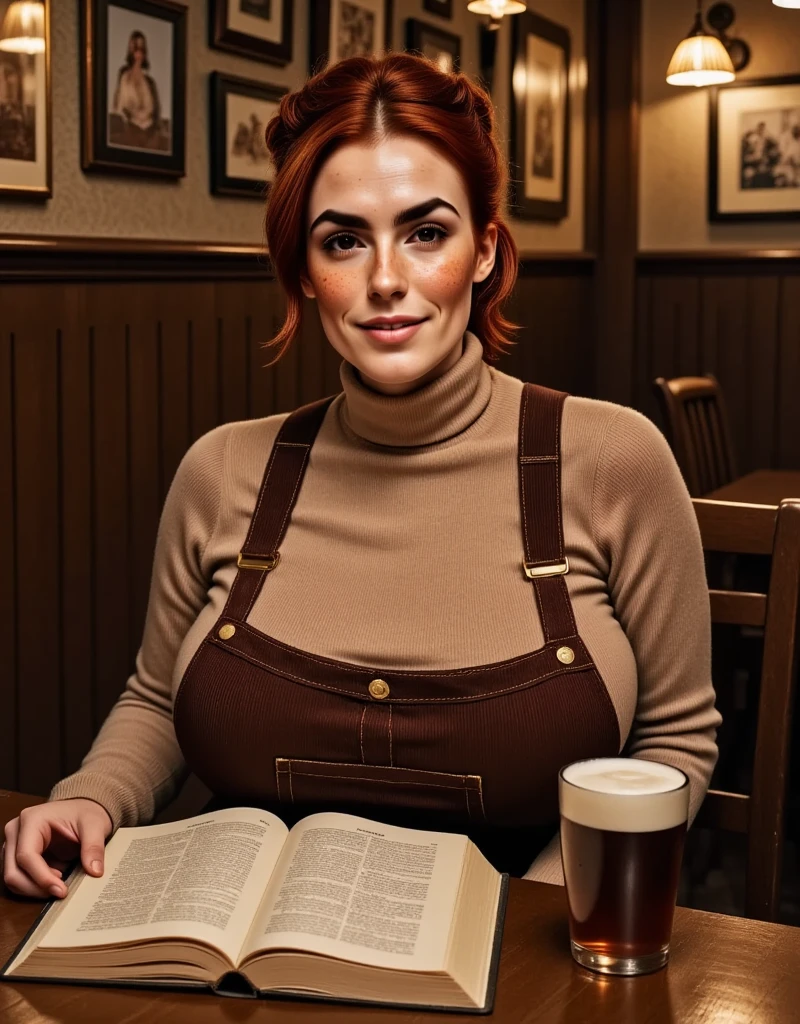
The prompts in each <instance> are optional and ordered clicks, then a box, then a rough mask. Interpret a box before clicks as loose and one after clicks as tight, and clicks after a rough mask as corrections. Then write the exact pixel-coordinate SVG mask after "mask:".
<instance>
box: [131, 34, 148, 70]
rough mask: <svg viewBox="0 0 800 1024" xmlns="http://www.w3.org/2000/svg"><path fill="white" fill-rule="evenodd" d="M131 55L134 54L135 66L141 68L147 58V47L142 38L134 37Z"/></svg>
mask: <svg viewBox="0 0 800 1024" xmlns="http://www.w3.org/2000/svg"><path fill="white" fill-rule="evenodd" d="M131 53H132V54H133V63H134V65H135V66H136V67H137V68H138V67H141V66H142V64H144V59H145V57H146V56H147V45H146V43H145V41H144V39H142V37H141V36H134V37H133V39H132V40H131Z"/></svg>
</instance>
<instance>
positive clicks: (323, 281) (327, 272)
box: [311, 267, 359, 309]
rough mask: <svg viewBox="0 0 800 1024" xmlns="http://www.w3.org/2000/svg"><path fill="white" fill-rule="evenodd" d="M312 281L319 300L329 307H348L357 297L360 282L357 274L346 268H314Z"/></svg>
mask: <svg viewBox="0 0 800 1024" xmlns="http://www.w3.org/2000/svg"><path fill="white" fill-rule="evenodd" d="M311 283H312V284H313V285H314V291H315V292H316V296H317V302H318V303H319V304H320V305H322V306H324V307H327V308H328V309H340V308H346V307H347V306H349V305H350V303H351V302H352V300H353V299H354V298H355V296H356V293H357V291H358V284H359V282H358V281H357V280H356V278H355V275H354V274H353V273H352V272H350V273H348V271H347V270H346V269H345V268H341V269H339V268H338V267H331V268H326V269H324V270H316V272H315V271H314V270H313V269H312V271H311Z"/></svg>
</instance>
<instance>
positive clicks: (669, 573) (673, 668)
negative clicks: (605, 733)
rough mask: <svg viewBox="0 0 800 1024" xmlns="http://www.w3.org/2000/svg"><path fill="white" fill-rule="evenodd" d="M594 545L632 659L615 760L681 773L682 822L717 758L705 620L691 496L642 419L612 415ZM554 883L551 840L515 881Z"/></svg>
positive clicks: (599, 476)
mask: <svg viewBox="0 0 800 1024" xmlns="http://www.w3.org/2000/svg"><path fill="white" fill-rule="evenodd" d="M592 531H593V539H594V543H595V544H596V545H597V547H598V549H599V550H600V552H601V553H602V555H603V558H604V560H605V562H606V563H607V565H608V567H609V572H608V591H609V595H610V598H611V603H612V606H613V609H614V614H615V616H616V618H617V619H618V620H619V622H620V625H621V626H622V629H623V630H624V632H625V635H626V637H627V639H628V641H629V643H630V645H631V648H632V650H633V654H634V657H635V661H636V675H637V695H636V709H635V714H634V718H633V723H632V726H631V729H630V732H629V734H628V736H627V739H625V737H624V736H623V737H622V739H623V740H624V741H625V742H624V745H623V754H624V755H626V756H630V757H640V758H644V759H649V760H652V761H661V762H663V763H665V764H669V765H673V766H674V767H676V768H680V769H682V770H683V771H684V772H686V774H687V775H688V777H689V781H690V810H689V813H690V820H691V819H693V818H694V816H695V815H696V813H697V811H698V809H699V807H700V804H701V803H702V801H703V798H704V796H705V793H706V790H707V788H708V783H709V780H710V778H711V773H712V771H713V768H714V765H715V763H716V759H717V746H716V729H717V726H718V725H719V722H720V720H721V719H720V715H719V713H718V712H717V710H716V709H715V706H714V689H713V686H712V683H711V618H710V610H709V601H708V585H707V582H706V577H705V568H704V562H703V551H702V545H701V541H700V532H699V529H698V526H697V520H696V518H695V514H694V509H693V508H692V503H691V498H690V497H689V493H688V491H687V489H686V485H685V483H684V481H683V478H682V476H681V474H680V470H679V469H678V466H677V464H676V462H675V459H674V457H673V455H672V452H671V451H670V449H669V446H668V444H667V442H666V440H665V439H664V437H663V435H662V434H661V433H660V431H659V430H658V429H657V428H656V427H655V426H654V425H653V424H652V423H651V422H650V420H648V419H647V418H646V417H645V416H642V415H641V414H640V413H638V412H636V411H635V410H633V409H628V408H625V407H620V409H619V410H618V411H617V412H616V413H615V415H614V417H613V420H612V421H611V422H610V424H609V425H608V429H607V432H606V435H605V439H604V443H603V446H602V449H601V452H600V456H599V458H598V462H597V468H596V472H595V475H594V483H593V491H592ZM525 877H526V878H530V879H534V880H537V881H545V882H555V883H560V884H563V875H562V872H561V862H560V847H559V842H558V837H556V838H555V839H554V840H553V842H552V843H551V844H550V845H549V846H548V847H547V848H546V849H545V850H544V851H542V853H541V854H540V855H539V857H537V859H536V860H535V861H534V863H533V864H532V865H531V868H530V869H529V870H528V872H527V873H526V875H525Z"/></svg>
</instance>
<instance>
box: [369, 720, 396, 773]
mask: <svg viewBox="0 0 800 1024" xmlns="http://www.w3.org/2000/svg"><path fill="white" fill-rule="evenodd" d="M364 710H365V711H366V710H367V707H366V705H364ZM389 767H390V768H391V767H394V762H393V760H392V705H391V704H390V705H389Z"/></svg>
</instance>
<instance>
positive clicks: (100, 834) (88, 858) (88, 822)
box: [77, 815, 106, 877]
mask: <svg viewBox="0 0 800 1024" xmlns="http://www.w3.org/2000/svg"><path fill="white" fill-rule="evenodd" d="M77 831H78V835H79V837H80V840H81V865H82V866H83V870H84V871H85V872H86V873H87V874H88V875H94V876H95V877H99V876H100V875H102V874H103V863H104V861H105V851H106V844H105V830H104V827H103V822H102V820H101V818H100V816H99V815H91V816H87V817H82V818H80V819H79V820H78V822H77Z"/></svg>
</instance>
